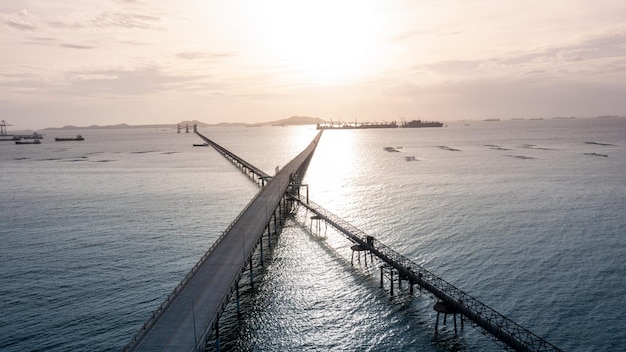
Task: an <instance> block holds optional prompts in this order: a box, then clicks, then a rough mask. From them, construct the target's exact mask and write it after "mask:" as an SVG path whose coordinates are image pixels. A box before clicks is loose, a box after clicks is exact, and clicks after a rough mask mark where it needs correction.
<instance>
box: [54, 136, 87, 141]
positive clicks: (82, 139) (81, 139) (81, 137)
mask: <svg viewBox="0 0 626 352" xmlns="http://www.w3.org/2000/svg"><path fill="white" fill-rule="evenodd" d="M84 140H85V138H83V136H81V135H80V134H79V135H76V137H74V138H55V139H54V141H55V142H64V141H84Z"/></svg>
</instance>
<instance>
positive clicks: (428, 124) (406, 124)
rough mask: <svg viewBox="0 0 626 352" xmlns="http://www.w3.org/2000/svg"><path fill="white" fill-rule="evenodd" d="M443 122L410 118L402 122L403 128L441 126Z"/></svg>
mask: <svg viewBox="0 0 626 352" xmlns="http://www.w3.org/2000/svg"><path fill="white" fill-rule="evenodd" d="M442 126H443V123H442V122H438V121H422V120H411V121H409V122H403V123H402V126H401V127H403V128H420V127H442Z"/></svg>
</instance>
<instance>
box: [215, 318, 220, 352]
mask: <svg viewBox="0 0 626 352" xmlns="http://www.w3.org/2000/svg"><path fill="white" fill-rule="evenodd" d="M215 350H216V351H217V352H220V321H219V319H218V320H216V321H215Z"/></svg>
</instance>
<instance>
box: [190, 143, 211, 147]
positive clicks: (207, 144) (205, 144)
mask: <svg viewBox="0 0 626 352" xmlns="http://www.w3.org/2000/svg"><path fill="white" fill-rule="evenodd" d="M193 146H194V147H208V146H209V143H202V144H194V145H193Z"/></svg>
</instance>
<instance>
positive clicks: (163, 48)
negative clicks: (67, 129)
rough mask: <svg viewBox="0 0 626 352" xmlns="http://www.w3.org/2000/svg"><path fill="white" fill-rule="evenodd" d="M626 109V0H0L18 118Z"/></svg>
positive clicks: (2, 61) (0, 39)
mask: <svg viewBox="0 0 626 352" xmlns="http://www.w3.org/2000/svg"><path fill="white" fill-rule="evenodd" d="M292 115H307V116H318V117H322V118H325V119H330V118H332V119H333V120H344V121H345V120H349V121H353V120H354V119H358V120H359V121H369V122H382V121H392V120H398V119H399V116H403V117H404V118H405V119H407V120H409V119H416V118H422V119H439V120H460V119H485V118H502V119H507V118H514V117H515V118H517V117H552V116H571V115H575V116H596V115H626V1H624V0H593V1H591V0H551V1H546V0H541V1H539V0H525V1H498V0H490V1H487V0H473V1H459V0H437V1H435V0H422V1H420V0H406V1H403V0H384V1H383V0H381V1H367V0H358V1H356V0H355V1H347V0H332V1H327V0H315V1H297V0H284V1H277V0H255V1H252V0H251V1H240V0H177V1H165V0H80V1H79V0H62V1H61V0H58V1H57V0H46V1H41V0H38V1H36V0H31V1H28V0H0V119H3V120H6V121H7V122H9V123H11V124H13V125H14V127H12V129H28V128H32V129H38V128H44V127H61V126H64V125H77V126H87V125H92V124H98V125H106V124H117V123H123V122H125V123H129V124H149V123H177V122H179V121H182V120H190V119H197V120H200V121H203V122H208V123H217V122H260V121H270V120H276V119H282V118H287V117H289V116H292Z"/></svg>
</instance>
